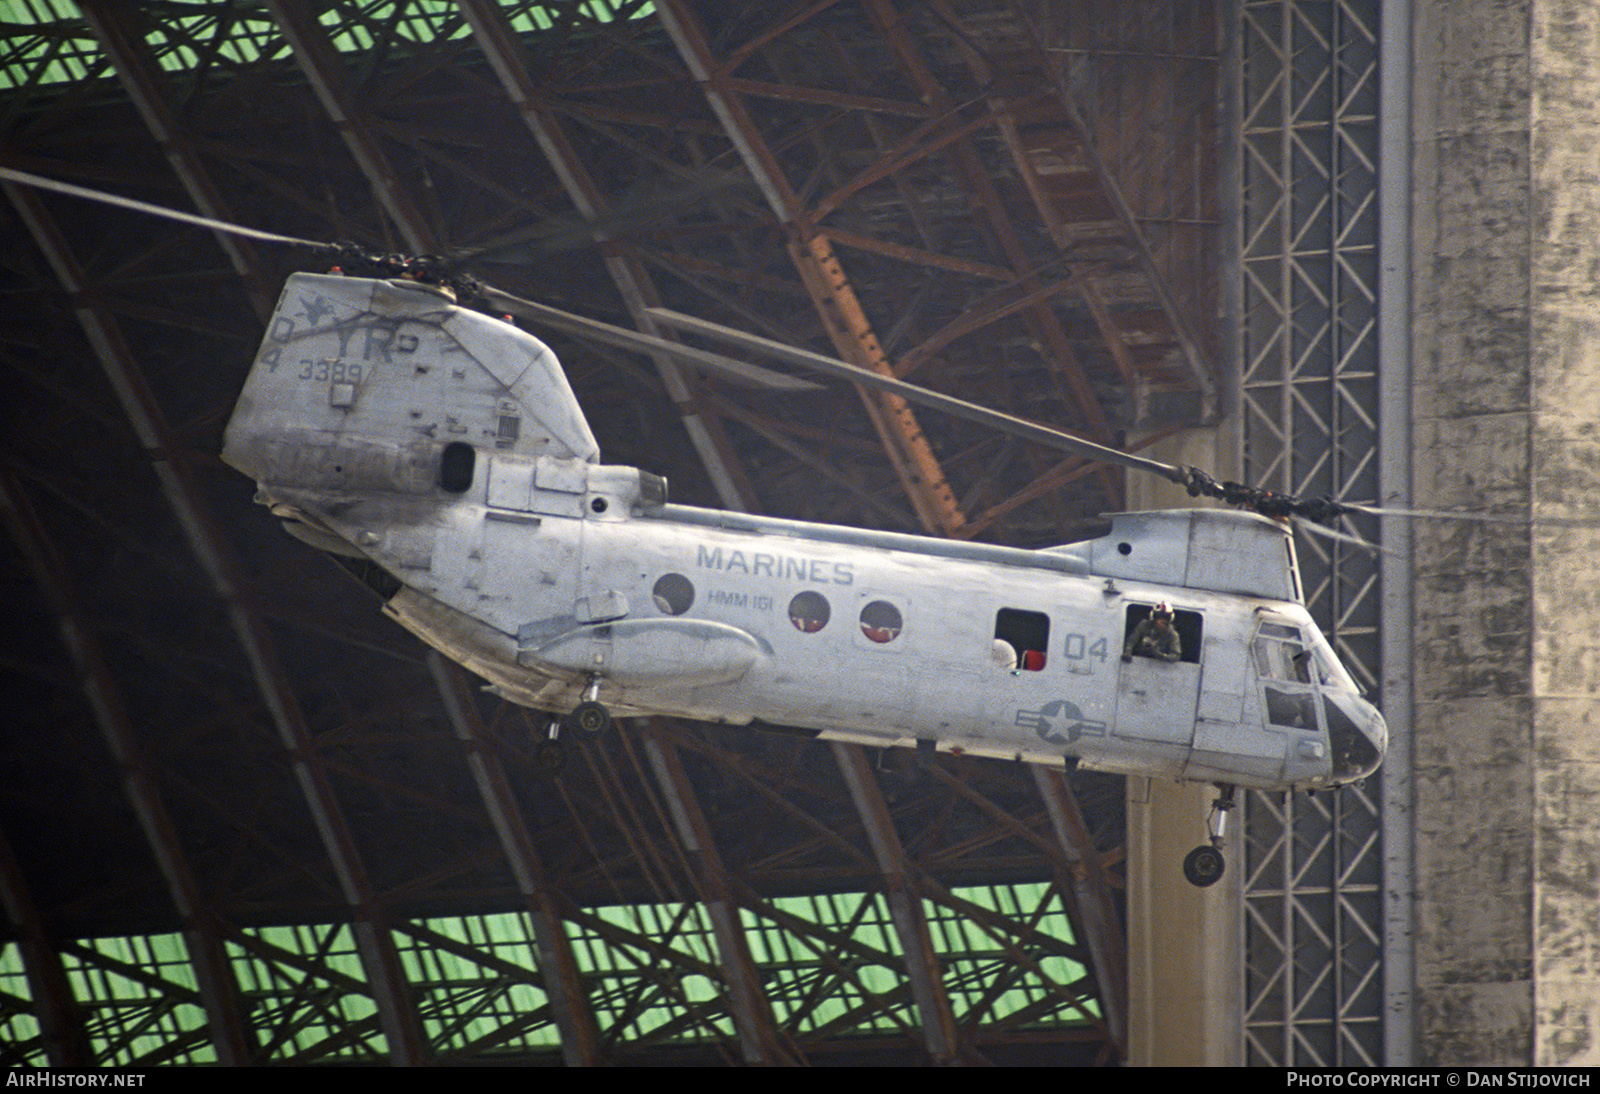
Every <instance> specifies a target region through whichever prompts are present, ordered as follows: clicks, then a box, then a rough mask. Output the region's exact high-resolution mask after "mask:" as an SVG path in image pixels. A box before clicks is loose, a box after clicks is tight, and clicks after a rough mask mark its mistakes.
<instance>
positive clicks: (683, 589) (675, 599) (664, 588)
mask: <svg viewBox="0 0 1600 1094" xmlns="http://www.w3.org/2000/svg"><path fill="white" fill-rule="evenodd" d="M650 595H651V596H652V597H654V598H655V602H656V607H657V608H658V609H660V610H661V611H663V612H665V613H666V614H668V615H682V614H683V613H684V612H686V611H688V610H689V608H690V606H691V605H693V604H694V584H693V583H692V582H691V581H690V580H689V579H688V578H686V577H684V576H683V575H682V574H662V575H661V577H660V579H659V580H657V581H656V583H655V586H654V587H653V588H651V590H650Z"/></svg>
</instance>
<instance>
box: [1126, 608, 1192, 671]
mask: <svg viewBox="0 0 1600 1094" xmlns="http://www.w3.org/2000/svg"><path fill="white" fill-rule="evenodd" d="M1154 608H1155V605H1154V604H1129V605H1128V614H1127V619H1126V622H1125V627H1124V630H1123V632H1122V648H1123V651H1124V652H1125V653H1126V652H1129V650H1130V647H1131V646H1132V645H1133V640H1134V635H1135V634H1137V633H1138V630H1139V624H1141V623H1143V622H1144V621H1145V620H1147V619H1149V618H1150V612H1151V611H1152V610H1153V609H1154ZM1172 627H1173V629H1174V630H1176V631H1177V632H1178V660H1179V661H1187V662H1189V663H1190V664H1192V665H1198V664H1199V663H1200V639H1201V637H1202V634H1203V627H1202V616H1201V615H1200V613H1199V612H1188V611H1184V610H1183V609H1182V608H1175V609H1173V612H1172Z"/></svg>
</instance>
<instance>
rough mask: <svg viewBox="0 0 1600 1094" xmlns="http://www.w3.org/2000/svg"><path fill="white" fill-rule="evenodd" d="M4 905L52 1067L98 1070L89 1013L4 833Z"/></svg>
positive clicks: (0, 836)
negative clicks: (76, 996) (75, 994)
mask: <svg viewBox="0 0 1600 1094" xmlns="http://www.w3.org/2000/svg"><path fill="white" fill-rule="evenodd" d="M0 902H3V903H4V906H5V911H6V918H7V919H9V920H10V921H11V924H12V926H13V927H14V928H15V930H16V935H17V947H18V949H19V950H20V951H21V953H22V972H23V975H24V976H26V977H27V980H28V995H29V997H30V998H31V999H32V1000H33V1005H34V1008H35V1010H34V1018H35V1020H36V1021H38V1023H39V1036H40V1040H41V1041H43V1043H44V1055H45V1059H46V1060H47V1061H48V1062H49V1064H50V1066H51V1067H73V1068H89V1067H94V1066H95V1063H96V1061H95V1058H94V1049H93V1047H92V1046H91V1045H90V1043H89V1032H88V1030H87V1029H86V1028H85V1026H84V1013H83V1008H82V1007H80V1006H79V1005H78V1004H77V1002H76V1001H75V1000H74V999H73V997H72V988H71V987H70V986H69V985H68V983H67V972H66V969H65V968H63V967H62V964H61V954H60V953H59V952H58V951H57V950H56V948H55V946H53V945H52V944H51V942H50V939H49V937H48V936H47V935H46V933H45V929H44V919H43V917H41V916H40V915H39V908H38V905H37V904H35V903H34V899H33V891H32V889H31V888H30V887H29V886H28V881H27V878H25V877H23V874H22V866H21V864H20V863H18V862H17V857H16V855H15V854H14V853H13V852H12V850H11V842H10V841H9V840H7V839H6V838H5V835H4V833H0Z"/></svg>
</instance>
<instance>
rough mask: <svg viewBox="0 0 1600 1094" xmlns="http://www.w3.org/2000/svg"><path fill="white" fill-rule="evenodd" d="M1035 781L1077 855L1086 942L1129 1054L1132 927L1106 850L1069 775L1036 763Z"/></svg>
mask: <svg viewBox="0 0 1600 1094" xmlns="http://www.w3.org/2000/svg"><path fill="white" fill-rule="evenodd" d="M1032 770H1033V785H1034V787H1035V788H1036V789H1037V790H1038V791H1039V797H1040V798H1042V799H1043V800H1044V804H1045V808H1046V809H1047V810H1049V813H1050V824H1051V826H1052V827H1053V828H1054V829H1055V834H1056V840H1057V841H1058V842H1059V844H1060V846H1061V848H1062V849H1063V850H1064V851H1065V852H1066V854H1067V856H1068V858H1069V859H1070V860H1071V875H1072V886H1073V894H1074V896H1075V897H1076V903H1077V906H1078V917H1079V922H1080V925H1081V926H1082V928H1083V933H1084V942H1085V944H1086V945H1087V946H1088V947H1089V957H1090V961H1091V963H1092V964H1093V966H1094V978H1095V981H1096V983H1098V984H1099V985H1100V1004H1101V1006H1102V1007H1103V1008H1104V1013H1105V1020H1106V1025H1107V1026H1108V1027H1109V1028H1110V1030H1111V1037H1112V1040H1113V1042H1115V1045H1116V1049H1117V1054H1118V1056H1120V1057H1121V1058H1122V1059H1127V1056H1128V931H1127V928H1126V927H1125V926H1124V925H1123V923H1122V917H1121V916H1120V915H1118V914H1117V903H1116V898H1115V896H1114V895H1113V894H1112V892H1111V879H1110V875H1109V874H1107V872H1106V868H1105V863H1104V862H1103V861H1102V858H1101V854H1100V849H1099V848H1098V847H1096V846H1095V844H1094V840H1093V839H1092V838H1091V837H1090V835H1089V828H1088V826H1087V825H1085V824H1084V823H1083V811H1082V810H1080V809H1079V808H1078V799H1077V797H1076V796H1075V795H1074V794H1073V793H1072V784H1071V783H1070V782H1068V781H1067V777H1066V775H1064V774H1063V773H1062V772H1060V771H1057V770H1055V769H1054V768H1046V767H1043V766H1040V765H1037V764H1035V765H1034V766H1033V769H1032Z"/></svg>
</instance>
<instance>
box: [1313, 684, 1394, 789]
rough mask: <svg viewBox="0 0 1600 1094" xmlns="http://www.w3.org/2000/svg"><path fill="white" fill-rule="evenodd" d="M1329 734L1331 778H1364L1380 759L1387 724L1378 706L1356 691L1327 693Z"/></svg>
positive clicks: (1385, 741)
mask: <svg viewBox="0 0 1600 1094" xmlns="http://www.w3.org/2000/svg"><path fill="white" fill-rule="evenodd" d="M1327 698H1328V737H1329V743H1330V744H1331V745H1332V748H1333V779H1334V781H1335V782H1340V783H1347V782H1355V781H1356V780H1358V779H1364V778H1366V777H1367V776H1368V775H1370V774H1372V773H1373V772H1374V771H1376V770H1378V765H1379V764H1381V763H1382V762H1383V754H1384V752H1385V751H1386V750H1387V749H1388V747H1389V727H1388V726H1387V725H1385V724H1384V721H1383V715H1381V714H1379V713H1378V708H1377V707H1375V706H1373V705H1372V704H1371V703H1369V702H1367V701H1366V700H1365V699H1363V698H1361V697H1360V696H1357V695H1329V696H1328V697H1327Z"/></svg>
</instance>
